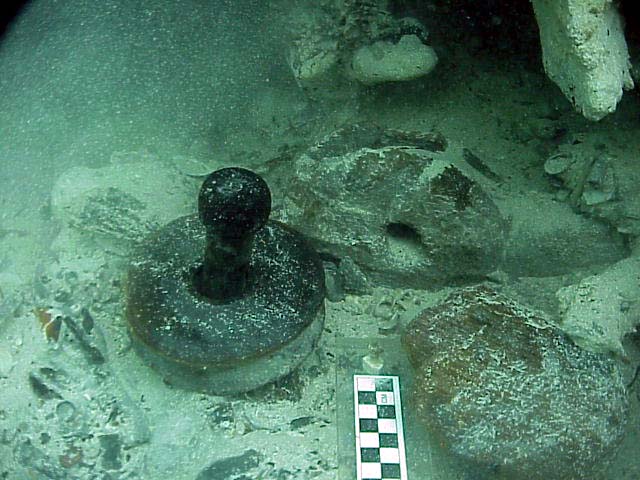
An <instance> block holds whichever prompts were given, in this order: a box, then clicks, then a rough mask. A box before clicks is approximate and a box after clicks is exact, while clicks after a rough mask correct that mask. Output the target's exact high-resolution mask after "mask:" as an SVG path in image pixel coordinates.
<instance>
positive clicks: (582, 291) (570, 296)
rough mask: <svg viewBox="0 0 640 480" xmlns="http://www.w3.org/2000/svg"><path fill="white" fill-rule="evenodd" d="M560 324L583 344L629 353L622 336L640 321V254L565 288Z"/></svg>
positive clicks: (561, 292) (561, 294) (560, 295)
mask: <svg viewBox="0 0 640 480" xmlns="http://www.w3.org/2000/svg"><path fill="white" fill-rule="evenodd" d="M557 296H558V299H559V301H560V308H561V318H562V321H561V323H560V325H559V326H560V328H561V329H562V330H563V331H564V332H565V333H566V334H567V335H569V336H570V337H571V339H572V340H573V341H574V342H575V343H577V344H578V345H580V346H581V347H582V348H584V349H586V350H589V351H592V352H603V353H616V354H619V355H622V356H625V352H624V349H623V347H622V339H623V338H624V337H625V336H626V335H628V334H629V333H632V332H634V331H635V329H636V327H637V326H638V325H639V324H640V302H639V299H640V257H630V258H627V259H624V260H622V261H620V262H618V263H616V264H615V265H613V266H611V267H610V268H608V269H607V270H605V271H604V272H602V273H600V274H598V275H592V276H590V277H587V278H585V279H584V280H582V281H581V282H580V283H579V284H577V285H571V286H569V287H565V288H561V289H560V290H559V291H558V292H557Z"/></svg>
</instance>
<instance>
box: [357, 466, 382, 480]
mask: <svg viewBox="0 0 640 480" xmlns="http://www.w3.org/2000/svg"><path fill="white" fill-rule="evenodd" d="M360 472H361V473H362V478H382V465H380V464H379V463H367V462H363V463H362V468H361V469H360Z"/></svg>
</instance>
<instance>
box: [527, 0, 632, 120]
mask: <svg viewBox="0 0 640 480" xmlns="http://www.w3.org/2000/svg"><path fill="white" fill-rule="evenodd" d="M532 4H533V9H534V10H535V13H536V19H537V21H538V27H539V28H540V43H541V45H542V57H543V62H544V69H545V71H546V72H547V75H548V76H549V78H550V79H551V80H553V81H554V82H555V83H556V84H557V85H558V86H559V87H560V90H562V93H564V95H565V96H566V97H567V98H568V99H569V101H571V103H572V104H573V105H574V107H575V108H576V110H578V111H579V112H581V113H582V114H583V115H584V116H585V117H586V118H588V119H589V120H600V119H601V118H602V117H604V116H605V115H607V114H608V113H611V112H613V111H614V110H615V108H616V104H617V103H618V102H619V101H620V99H621V98H622V90H623V89H627V90H628V89H631V88H633V80H632V78H631V74H630V63H629V53H628V50H627V44H626V42H625V38H624V28H623V25H622V20H621V17H620V15H619V13H618V11H617V7H616V2H613V1H611V0H532Z"/></svg>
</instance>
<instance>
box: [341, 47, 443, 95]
mask: <svg viewBox="0 0 640 480" xmlns="http://www.w3.org/2000/svg"><path fill="white" fill-rule="evenodd" d="M437 63H438V57H437V55H436V52H435V51H434V50H433V48H431V47H429V46H428V45H425V44H424V43H422V41H421V40H420V39H419V38H418V37H417V35H404V36H403V37H402V38H400V40H399V41H398V42H397V43H394V42H390V41H384V40H381V41H378V42H375V43H374V44H372V45H365V46H363V47H360V48H359V49H358V50H357V51H356V52H355V53H354V54H353V58H352V60H351V75H352V76H353V78H355V79H356V80H358V81H359V82H360V83H364V84H365V85H373V84H376V83H384V82H401V81H407V80H413V79H415V78H418V77H422V76H424V75H427V74H428V73H430V72H431V70H433V69H434V68H435V66H436V64H437Z"/></svg>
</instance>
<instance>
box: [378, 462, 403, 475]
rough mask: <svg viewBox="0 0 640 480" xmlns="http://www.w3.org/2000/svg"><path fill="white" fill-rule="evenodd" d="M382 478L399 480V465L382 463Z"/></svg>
mask: <svg viewBox="0 0 640 480" xmlns="http://www.w3.org/2000/svg"><path fill="white" fill-rule="evenodd" d="M382 478H400V465H399V464H397V463H383V464H382Z"/></svg>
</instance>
